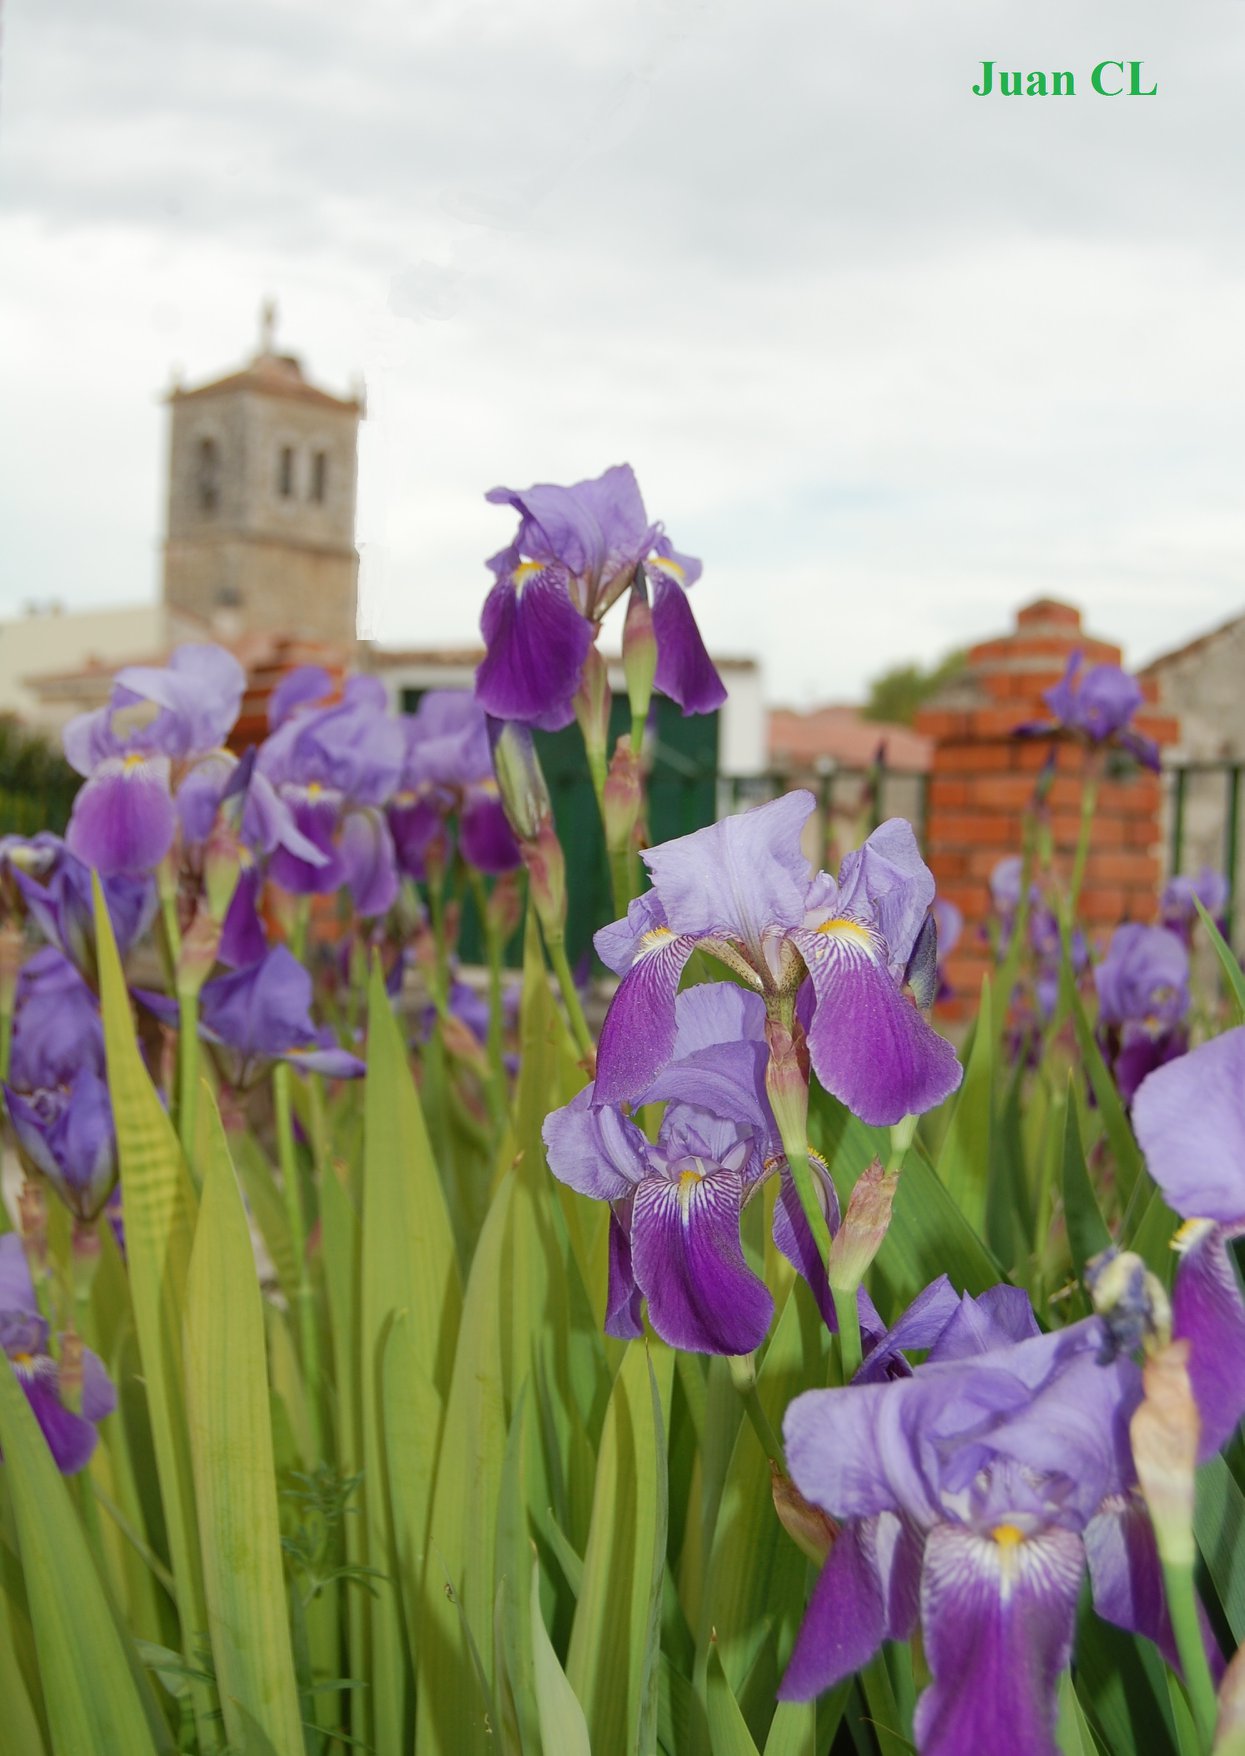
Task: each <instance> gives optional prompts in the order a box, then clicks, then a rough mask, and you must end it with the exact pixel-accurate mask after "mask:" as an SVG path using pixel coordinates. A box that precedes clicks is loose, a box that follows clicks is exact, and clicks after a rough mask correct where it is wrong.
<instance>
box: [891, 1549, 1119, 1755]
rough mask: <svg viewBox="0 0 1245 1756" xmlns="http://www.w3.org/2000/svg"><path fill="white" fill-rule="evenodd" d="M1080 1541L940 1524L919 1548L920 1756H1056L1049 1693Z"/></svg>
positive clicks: (1068, 1643) (1067, 1630)
mask: <svg viewBox="0 0 1245 1756" xmlns="http://www.w3.org/2000/svg"><path fill="white" fill-rule="evenodd" d="M1084 1570H1085V1552H1084V1549H1083V1547H1082V1544H1081V1539H1080V1537H1079V1536H1076V1535H1075V1534H1074V1533H1073V1532H1072V1531H1067V1530H1059V1529H1055V1528H1048V1529H1046V1530H1043V1531H1041V1532H1040V1533H1039V1534H1037V1535H1034V1536H1022V1535H1021V1533H1020V1532H1019V1531H1018V1530H1017V1529H1016V1528H1015V1527H1014V1526H1011V1525H1001V1526H999V1527H998V1528H997V1529H996V1531H995V1532H994V1533H993V1534H992V1535H978V1534H977V1533H976V1532H975V1531H972V1530H969V1529H967V1528H966V1527H964V1526H962V1525H953V1524H939V1525H936V1526H935V1527H934V1529H933V1530H932V1531H931V1532H930V1533H929V1536H928V1537H927V1539H926V1543H925V1566H924V1569H923V1571H922V1575H921V1629H922V1632H923V1634H924V1638H925V1653H926V1657H927V1659H928V1661H929V1667H930V1670H931V1672H932V1673H933V1679H934V1680H933V1682H932V1683H931V1684H930V1686H929V1688H928V1689H926V1691H925V1692H924V1694H923V1695H922V1696H921V1699H920V1700H919V1701H918V1702H917V1708H916V1718H915V1722H914V1724H915V1731H916V1741H917V1745H918V1748H919V1749H920V1751H921V1753H922V1756H965V1752H966V1751H970V1750H972V1751H977V1750H980V1751H982V1752H984V1751H987V1750H991V1751H1004V1750H1005V1751H1007V1752H1008V1756H1057V1746H1056V1743H1055V1715H1056V1689H1057V1686H1058V1682H1059V1673H1060V1672H1061V1671H1062V1670H1063V1668H1064V1666H1065V1665H1066V1664H1067V1662H1068V1659H1069V1656H1070V1655H1071V1652H1072V1638H1073V1634H1074V1632H1075V1626H1076V1600H1077V1594H1078V1592H1079V1591H1080V1587H1081V1576H1082V1574H1083V1572H1084Z"/></svg>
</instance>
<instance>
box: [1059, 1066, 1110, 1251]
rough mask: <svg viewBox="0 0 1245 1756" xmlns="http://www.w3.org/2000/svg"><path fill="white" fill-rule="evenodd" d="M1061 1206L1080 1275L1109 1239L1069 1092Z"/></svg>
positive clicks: (1064, 1140)
mask: <svg viewBox="0 0 1245 1756" xmlns="http://www.w3.org/2000/svg"><path fill="white" fill-rule="evenodd" d="M1063 1208H1064V1216H1065V1218H1066V1220H1067V1225H1068V1247H1069V1249H1070V1250H1071V1252H1072V1263H1073V1266H1074V1267H1075V1269H1076V1272H1077V1274H1078V1275H1079V1276H1083V1275H1084V1273H1085V1264H1086V1263H1087V1262H1088V1261H1089V1259H1090V1258H1091V1257H1092V1256H1096V1255H1097V1254H1098V1252H1099V1251H1100V1250H1105V1249H1106V1248H1107V1246H1108V1244H1109V1243H1110V1242H1111V1234H1110V1232H1109V1231H1108V1230H1107V1224H1106V1221H1105V1220H1104V1219H1103V1217H1102V1214H1101V1213H1100V1212H1099V1210H1098V1201H1097V1198H1096V1197H1095V1195H1094V1189H1093V1184H1092V1183H1091V1182H1090V1180H1089V1171H1088V1169H1087V1167H1086V1164H1085V1149H1084V1147H1083V1146H1082V1145H1081V1130H1080V1125H1079V1123H1078V1122H1077V1114H1076V1099H1075V1095H1074V1093H1073V1092H1071V1091H1069V1093H1068V1102H1067V1106H1066V1109H1065V1112H1064V1124H1063Z"/></svg>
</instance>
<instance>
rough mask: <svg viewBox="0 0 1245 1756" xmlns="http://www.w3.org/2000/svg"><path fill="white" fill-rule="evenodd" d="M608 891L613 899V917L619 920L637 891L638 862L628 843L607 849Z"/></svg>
mask: <svg viewBox="0 0 1245 1756" xmlns="http://www.w3.org/2000/svg"><path fill="white" fill-rule="evenodd" d="M609 859H610V890H611V892H612V893H613V898H614V915H615V917H616V919H619V920H621V919H622V917H623V916H624V915H625V914H626V912H627V910H628V909H629V908H630V907H631V904H632V901H633V900H634V898H635V896H636V893H637V891H638V890H639V888H640V886H639V882H638V879H639V869H640V862H639V861H638V860H637V858H636V856H635V854H634V852H633V851H632V849H631V846H630V844H629V843H627V844H624V845H623V846H622V847H611V848H610V849H609Z"/></svg>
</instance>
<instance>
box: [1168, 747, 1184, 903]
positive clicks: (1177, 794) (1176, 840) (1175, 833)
mask: <svg viewBox="0 0 1245 1756" xmlns="http://www.w3.org/2000/svg"><path fill="white" fill-rule="evenodd" d="M1172 774H1173V787H1172V834H1171V848H1170V850H1169V856H1168V862H1167V873H1168V877H1170V878H1176V877H1178V876H1179V873H1180V868H1181V866H1182V865H1183V864H1184V807H1185V792H1186V789H1187V786H1188V781H1189V771H1188V769H1187V768H1185V767H1184V766H1183V764H1182V765H1181V766H1180V767H1179V768H1176V769H1174V770H1173V771H1172Z"/></svg>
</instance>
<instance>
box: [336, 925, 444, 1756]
mask: <svg viewBox="0 0 1245 1756" xmlns="http://www.w3.org/2000/svg"><path fill="white" fill-rule="evenodd" d="M460 1307H461V1294H460V1290H459V1282H458V1264H457V1258H456V1256H455V1251H454V1238H453V1233H452V1231H451V1228H450V1221H449V1215H448V1213H447V1211H446V1206H445V1198H444V1194H443V1192H442V1187H441V1181H440V1178H439V1176H438V1174H437V1168H436V1164H435V1162H434V1160H433V1156H432V1147H431V1144H430V1142H429V1139H428V1130H427V1128H426V1127H425V1126H424V1117H423V1112H422V1110H421V1108H420V1103H419V1098H418V1096H417V1095H416V1091H415V1082H414V1080H413V1078H412V1077H411V1069H410V1065H409V1063H408V1060H407V1055H406V1049H405V1045H404V1044H403V1041H402V1037H401V1035H400V1033H399V1030H398V1024H397V1020H396V1019H395V1018H394V1015H393V1007H392V1004H391V1002H390V999H389V996H388V994H387V993H386V992H385V984H384V978H383V977H382V975H381V970H380V964H379V961H378V960H376V961H374V962H373V966H372V978H371V985H370V988H369V991H368V1068H367V1080H366V1087H365V1092H364V1161H363V1215H362V1269H361V1283H360V1320H359V1354H360V1359H359V1376H360V1388H361V1397H360V1402H361V1411H362V1433H363V1472H364V1474H363V1496H364V1506H365V1516H366V1520H367V1559H368V1565H369V1566H371V1567H375V1568H377V1569H379V1571H380V1572H381V1573H382V1574H383V1575H384V1576H385V1578H384V1580H383V1581H381V1582H379V1583H378V1585H377V1595H376V1597H375V1598H373V1599H371V1600H370V1603H369V1616H370V1622H371V1631H370V1650H371V1658H370V1668H371V1672H372V1689H371V1691H370V1705H371V1708H372V1711H373V1713H374V1715H375V1718H374V1722H373V1729H374V1733H375V1741H376V1743H377V1744H378V1745H380V1746H381V1747H382V1748H384V1749H389V1748H393V1749H397V1748H399V1747H400V1745H401V1743H402V1742H403V1741H404V1739H405V1737H406V1733H405V1731H404V1727H405V1723H406V1715H407V1711H408V1702H407V1699H406V1697H407V1689H408V1679H409V1670H410V1664H409V1659H408V1657H407V1639H406V1634H405V1630H404V1626H403V1618H402V1610H401V1603H400V1598H399V1594H398V1584H397V1582H398V1577H399V1558H398V1556H397V1554H396V1552H395V1549H394V1546H393V1536H392V1531H393V1526H392V1520H391V1518H390V1514H389V1506H388V1500H389V1497H390V1494H391V1484H390V1477H389V1459H388V1448H387V1445H386V1440H385V1430H384V1414H383V1410H382V1402H381V1391H382V1386H383V1374H384V1364H385V1345H386V1341H387V1338H388V1335H389V1330H390V1326H391V1324H392V1323H393V1320H394V1317H395V1315H396V1313H397V1312H399V1311H404V1312H407V1313H408V1314H409V1328H408V1331H407V1344H408V1345H409V1353H410V1357H411V1358H412V1359H413V1360H415V1362H416V1363H417V1364H418V1366H419V1368H420V1370H421V1372H422V1374H423V1377H424V1378H425V1379H426V1380H427V1383H428V1384H429V1385H431V1386H432V1387H433V1388H434V1389H436V1390H437V1391H443V1390H444V1389H445V1388H447V1387H448V1382H449V1370H450V1363H451V1361H452V1359H453V1352H454V1342H455V1338H456V1336H457V1333H458V1323H459V1312H460ZM403 1357H405V1355H404V1352H403V1353H395V1356H394V1360H393V1361H392V1362H391V1374H392V1373H393V1372H394V1371H396V1369H397V1368H398V1366H400V1364H401V1361H402V1358H403ZM395 1389H397V1386H396V1385H395ZM417 1394H418V1392H417V1391H416V1390H415V1389H412V1391H411V1395H412V1396H414V1395H417ZM423 1443H424V1444H426V1445H427V1446H428V1447H429V1449H430V1451H431V1452H432V1453H433V1454H434V1455H435V1453H436V1451H437V1446H438V1435H437V1434H436V1433H435V1432H433V1433H428V1434H426V1435H425V1436H424V1440H423Z"/></svg>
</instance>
